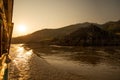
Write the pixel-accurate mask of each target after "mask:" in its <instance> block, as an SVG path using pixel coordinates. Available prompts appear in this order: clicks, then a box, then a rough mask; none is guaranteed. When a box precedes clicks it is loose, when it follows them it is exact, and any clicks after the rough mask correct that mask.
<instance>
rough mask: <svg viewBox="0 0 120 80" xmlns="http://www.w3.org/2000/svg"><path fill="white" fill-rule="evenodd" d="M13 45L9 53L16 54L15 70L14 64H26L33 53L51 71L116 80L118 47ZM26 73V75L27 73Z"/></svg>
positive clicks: (118, 77) (119, 66)
mask: <svg viewBox="0 0 120 80" xmlns="http://www.w3.org/2000/svg"><path fill="white" fill-rule="evenodd" d="M13 46H14V49H13V52H14V51H18V52H17V54H15V55H16V57H14V60H13V62H14V64H15V65H16V67H18V68H17V69H19V66H20V65H19V66H17V64H21V63H24V62H25V61H28V62H29V61H30V60H31V56H32V55H33V54H35V55H37V56H38V57H39V58H41V59H42V60H44V61H45V62H46V63H47V64H50V65H51V66H52V67H53V68H56V69H58V70H60V71H65V72H68V73H70V74H72V75H73V76H74V75H78V76H79V75H80V76H82V77H84V79H85V80H120V47H68V46H66V47H65V46H64V47H62V46H56V45H51V46H47V45H42V46H41V45H36V44H32V45H25V46H20V45H19V46H18V45H13ZM15 46H16V49H15ZM21 53H22V54H21ZM19 57H21V58H20V60H18V59H19ZM22 57H23V58H22ZM25 66H27V68H26V69H29V68H30V66H29V65H27V64H25V65H24V66H23V68H25ZM38 67H39V66H38ZM36 68H37V67H36ZM20 70H22V69H19V71H20ZM26 71H28V72H27V73H29V70H26ZM43 71H44V70H43ZM27 73H25V74H27ZM36 73H37V72H36ZM21 74H23V73H21ZM53 75H54V74H53ZM57 76H59V74H58V75H57ZM31 80H32V79H31ZM36 80H37V79H36ZM43 80H44V79H43ZM52 80H54V78H53V79H52ZM55 80H56V79H55ZM60 80H62V79H60ZM70 80H76V79H70ZM78 80H79V79H78Z"/></svg>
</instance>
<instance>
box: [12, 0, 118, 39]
mask: <svg viewBox="0 0 120 80" xmlns="http://www.w3.org/2000/svg"><path fill="white" fill-rule="evenodd" d="M119 19H120V0H14V11H13V22H14V24H15V25H14V30H13V36H14V37H15V36H21V35H26V34H30V33H32V32H34V31H37V30H41V29H44V28H59V27H64V26H66V25H70V24H75V23H82V22H95V23H105V22H107V21H116V20H119Z"/></svg>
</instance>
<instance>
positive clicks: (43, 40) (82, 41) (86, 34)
mask: <svg viewBox="0 0 120 80" xmlns="http://www.w3.org/2000/svg"><path fill="white" fill-rule="evenodd" d="M12 43H13V44H18V43H24V44H32V43H36V44H41V45H60V46H120V20H119V21H116V22H112V21H111V22H107V23H105V24H102V25H100V24H95V23H88V22H86V23H80V24H74V25H70V26H66V27H62V28H58V29H43V30H39V31H36V32H34V33H32V34H29V35H25V36H20V37H15V38H13V39H12Z"/></svg>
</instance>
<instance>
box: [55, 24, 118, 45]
mask: <svg viewBox="0 0 120 80" xmlns="http://www.w3.org/2000/svg"><path fill="white" fill-rule="evenodd" d="M54 41H55V40H54ZM119 41H120V40H119V36H118V35H115V34H113V33H111V32H108V31H105V30H103V29H101V28H100V27H98V26H97V25H94V24H91V25H89V26H87V27H82V28H79V29H78V30H76V31H74V32H73V33H71V34H69V35H66V36H65V37H63V38H62V39H59V40H56V43H55V44H59V45H64V46H80V45H82V46H98V45H99V46H105V45H118V44H119Z"/></svg>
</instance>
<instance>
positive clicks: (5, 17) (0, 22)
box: [0, 0, 14, 80]
mask: <svg viewBox="0 0 120 80" xmlns="http://www.w3.org/2000/svg"><path fill="white" fill-rule="evenodd" d="M13 3H14V0H0V80H7V79H8V63H9V61H10V59H9V57H8V56H9V49H10V43H11V37H12V30H13V25H14V24H13V22H12V15H13Z"/></svg>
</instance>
